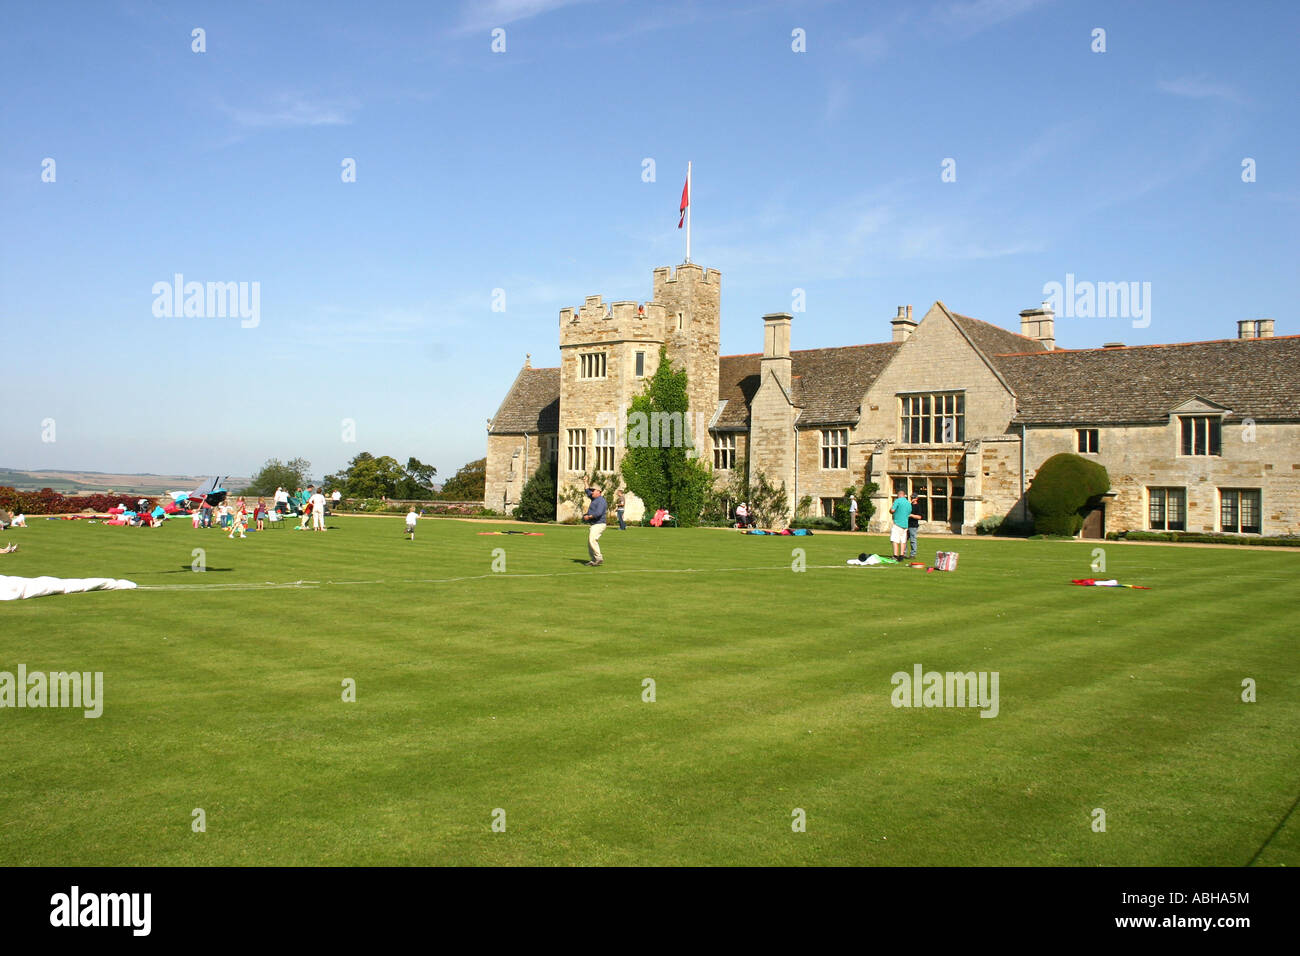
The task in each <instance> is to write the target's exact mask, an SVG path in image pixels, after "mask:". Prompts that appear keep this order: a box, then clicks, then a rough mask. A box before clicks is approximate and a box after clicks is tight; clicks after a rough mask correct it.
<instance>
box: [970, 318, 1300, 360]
mask: <svg viewBox="0 0 1300 956" xmlns="http://www.w3.org/2000/svg"><path fill="white" fill-rule="evenodd" d="M977 321H978V320H977ZM1288 339H1300V334H1297V335H1270V336H1267V337H1265V338H1250V339H1205V340H1203V341H1201V342H1148V343H1147V344H1145V345H1123V346H1113V345H1112V346H1110V347H1107V346H1105V345H1093V346H1089V347H1087V348H1082V349H1046V350H1044V351H1042V352H999V353H997V356H996V357H997V358H1013V357H1016V356H1020V355H1077V354H1079V353H1080V352H1131V351H1133V350H1135V349H1181V348H1186V347H1187V346H1189V345H1219V344H1221V343H1225V342H1284V341H1287V340H1288Z"/></svg>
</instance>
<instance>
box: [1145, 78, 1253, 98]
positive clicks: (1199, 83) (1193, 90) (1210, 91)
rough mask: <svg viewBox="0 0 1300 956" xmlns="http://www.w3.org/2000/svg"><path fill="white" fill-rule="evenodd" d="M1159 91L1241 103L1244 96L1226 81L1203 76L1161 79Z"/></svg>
mask: <svg viewBox="0 0 1300 956" xmlns="http://www.w3.org/2000/svg"><path fill="white" fill-rule="evenodd" d="M1157 85H1158V86H1159V87H1160V89H1161V91H1163V92H1165V93H1171V94H1173V95H1174V96H1186V97H1189V98H1190V99H1194V100H1223V101H1224V102H1227V103H1243V102H1245V98H1244V97H1243V96H1242V95H1241V94H1240V93H1238V92H1237V91H1236V89H1234V88H1233V87H1232V86H1229V85H1228V84H1227V83H1219V82H1216V81H1214V80H1211V79H1209V78H1207V77H1205V76H1183V77H1179V78H1178V79H1174V80H1161V81H1160V82H1159V83H1158V84H1157Z"/></svg>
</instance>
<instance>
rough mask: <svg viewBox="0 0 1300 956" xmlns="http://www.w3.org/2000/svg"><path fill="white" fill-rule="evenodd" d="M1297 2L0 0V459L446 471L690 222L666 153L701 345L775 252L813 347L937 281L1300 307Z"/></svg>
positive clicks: (733, 336)
mask: <svg viewBox="0 0 1300 956" xmlns="http://www.w3.org/2000/svg"><path fill="white" fill-rule="evenodd" d="M196 28H201V29H202V30H203V31H204V41H205V45H206V51H205V52H202V53H197V52H194V51H193V49H192V46H193V44H194V39H193V36H192V31H193V30H194V29H196ZM497 28H500V29H502V30H504V31H505V34H504V39H505V51H504V52H494V51H493V50H492V42H493V37H492V31H493V30H494V29H497ZM1098 28H1100V29H1103V30H1105V47H1106V49H1105V52H1094V51H1093V49H1092V47H1093V46H1094V45H1095V40H1094V36H1093V31H1094V30H1095V29H1098ZM796 30H801V31H803V36H804V38H805V39H804V45H805V50H804V51H803V52H796V51H795V50H794V49H793V48H792V47H793V45H795V39H794V38H793V32H794V31H796ZM1297 35H1300V5H1296V4H1293V3H1249V4H1230V3H1197V2H1181V0H1180V2H1171V3H1157V2H1150V3H1140V4H1133V3H1127V2H1125V3H1071V2H1064V0H1061V2H1050V0H1042V2H1037V0H938V2H916V3H887V4H874V3H855V2H843V3H829V2H828V3H806V4H783V3H735V4H728V3H713V2H710V3H683V2H674V0H667V2H664V3H655V4H647V3H641V2H617V0H611V2H595V0H592V2H565V0H492V2H485V3H452V2H447V3H443V2H435V3H400V2H392V3H382V2H381V3H375V4H371V5H358V4H352V3H346V4H343V3H340V4H334V3H326V2H314V3H284V2H276V3H270V2H265V3H263V2H222V3H187V4H178V3H163V2H157V3H153V2H143V0H131V2H104V3H80V4H77V3H65V4H59V5H56V6H55V7H50V6H40V5H30V4H28V5H16V4H8V5H6V6H5V7H4V8H3V11H2V12H0V62H2V63H3V64H4V66H3V67H2V68H0V69H2V70H3V75H4V77H5V85H6V95H5V97H4V105H3V108H2V110H3V111H2V112H0V217H2V219H3V223H4V229H3V232H2V233H0V328H3V330H4V339H5V342H4V349H3V354H4V355H5V357H6V359H7V361H6V362H5V363H4V370H3V375H2V376H0V465H3V466H8V467H17V468H80V469H91V470H99V471H126V472H143V471H152V472H183V473H215V472H222V473H235V474H245V475H247V474H251V473H252V472H253V471H254V470H255V469H256V468H257V467H258V466H259V465H260V464H261V463H262V462H263V461H264V460H265V459H267V458H269V457H272V456H275V457H280V458H290V457H294V456H299V455H301V456H303V457H306V458H308V459H309V460H311V462H312V463H313V466H314V471H315V474H316V475H317V476H320V475H323V474H324V473H326V472H329V471H333V470H336V469H338V468H339V467H341V466H342V465H343V464H345V462H346V461H347V460H348V459H349V458H351V457H352V456H353V455H355V454H356V453H357V452H358V451H361V450H368V451H370V452H372V453H374V454H391V455H394V456H395V457H399V458H401V459H402V460H405V459H406V457H407V456H410V455H414V456H416V457H418V458H420V459H421V460H423V461H426V462H430V463H433V464H435V465H436V466H437V467H438V470H439V474H440V475H442V476H444V477H446V476H449V475H450V474H452V473H453V472H454V471H455V470H456V468H458V467H459V466H460V465H461V464H463V463H464V462H466V461H468V460H470V459H472V458H476V457H480V456H481V455H482V454H483V453H484V445H485V437H484V426H485V421H486V419H487V418H488V417H489V416H491V415H492V414H493V413H494V412H495V411H496V408H497V405H498V404H499V403H500V401H501V399H502V397H503V396H504V394H505V391H506V389H507V388H508V387H509V385H510V382H511V381H512V379H513V377H514V375H515V373H516V371H517V370H518V368H519V366H520V365H521V364H522V361H523V358H524V354H525V353H527V352H531V353H532V356H533V364H534V365H554V364H556V363H557V362H558V348H557V344H556V330H557V323H558V311H559V310H560V309H561V308H563V307H565V306H572V305H577V304H580V303H581V301H582V298H583V297H584V296H585V295H590V294H596V293H600V294H603V295H604V296H605V297H606V298H607V300H608V299H636V300H639V301H643V300H645V299H647V298H648V297H649V295H650V282H651V276H650V274H651V270H652V269H653V268H654V267H656V266H659V265H669V264H676V263H678V262H680V261H681V260H682V258H683V254H684V247H683V237H682V233H681V232H680V231H679V230H678V229H677V228H676V225H677V202H678V198H679V196H680V192H681V187H682V180H683V178H684V174H685V168H686V163H687V160H688V159H689V160H692V161H693V162H694V169H695V177H694V205H693V210H694V232H693V249H692V258H693V259H694V261H696V262H698V263H700V264H702V265H705V266H708V267H711V268H717V269H719V270H721V272H722V276H723V295H722V303H723V304H722V309H723V314H722V326H723V329H722V345H723V350H724V351H725V352H728V353H735V352H754V351H758V350H760V349H761V346H762V335H761V321H760V316H761V315H762V314H763V313H765V312H774V311H790V310H791V309H792V303H793V296H794V293H793V290H795V289H802V290H804V301H805V303H806V311H805V312H798V313H796V315H795V320H794V326H793V342H794V347H795V348H812V347H818V346H831V345H848V344H856V343H862V342H873V341H883V340H887V339H888V337H889V334H890V332H889V321H888V320H889V318H890V317H891V316H892V315H893V314H894V312H895V309H896V307H897V306H898V305H901V304H906V303H910V304H912V305H914V307H915V308H916V310H917V311H918V312H924V310H925V309H926V308H927V307H928V306H929V304H930V303H932V302H933V301H934V300H936V299H940V300H943V301H944V302H945V303H946V304H947V305H948V306H949V307H950V308H952V309H954V310H956V311H960V312H963V313H965V314H968V315H974V316H976V317H979V318H982V319H985V320H987V321H990V322H995V323H997V324H1000V325H1003V326H1005V327H1008V328H1012V329H1018V321H1019V320H1018V317H1017V313H1018V312H1019V311H1020V310H1021V309H1024V308H1028V307H1031V306H1035V305H1037V304H1038V303H1039V302H1040V301H1041V300H1042V299H1043V297H1044V293H1043V290H1044V287H1045V285H1046V284H1047V283H1050V282H1053V281H1056V282H1061V283H1064V282H1065V281H1066V276H1067V274H1072V275H1074V276H1075V277H1076V280H1078V281H1094V282H1139V283H1148V282H1149V283H1150V287H1149V288H1150V289H1151V296H1150V316H1149V318H1150V322H1149V325H1146V326H1145V327H1135V326H1134V321H1133V320H1132V319H1130V318H1129V317H1126V316H1121V317H1110V318H1081V317H1075V318H1064V317H1061V318H1058V321H1057V338H1058V344H1059V345H1061V346H1064V347H1070V348H1078V347H1090V346H1097V345H1100V344H1102V343H1103V342H1108V341H1123V342H1126V343H1128V344H1130V345H1132V344H1143V343H1149V342H1169V341H1195V340H1202V339H1213V338H1225V337H1229V336H1231V335H1233V334H1234V333H1235V323H1236V320H1238V319H1247V318H1274V319H1276V321H1277V332H1278V334H1280V335H1281V334H1295V333H1297V332H1300V321H1298V320H1297V319H1298V317H1297V312H1296V306H1295V302H1296V295H1295V280H1296V273H1297V269H1296V262H1297V252H1298V249H1297V241H1296V238H1295V237H1296V217H1297V213H1300V185H1298V183H1297V172H1298V170H1297V166H1298V165H1300V160H1298V159H1297V157H1300V142H1298V139H1300V133H1298V132H1297V130H1298V129H1300V124H1298V123H1297V107H1296V102H1297V98H1296V90H1297V87H1298V85H1300V84H1297V67H1296V65H1295V57H1294V49H1293V47H1294V41H1295V37H1296V36H1297ZM47 158H48V159H53V160H54V181H53V182H45V181H43V179H42V177H43V172H44V171H45V170H46V169H47V164H45V162H44V161H45V160H46V159H47ZM349 158H350V159H353V160H355V163H356V181H355V182H343V181H342V175H341V172H342V165H343V162H344V160H345V159H349ZM1247 158H1250V159H1252V160H1254V164H1255V177H1256V178H1255V181H1254V182H1243V179H1242V173H1243V168H1242V162H1243V160H1244V159H1247ZM646 159H653V160H654V162H655V179H654V181H653V182H646V181H644V180H643V168H644V163H643V161H644V160H646ZM945 159H952V160H953V161H954V164H955V165H954V167H953V168H955V173H956V177H955V180H954V181H951V182H944V181H942V176H941V174H942V172H943V163H944V160H945ZM177 273H180V274H182V275H183V276H184V277H185V280H186V281H199V282H248V283H253V282H256V283H258V288H259V290H260V309H259V313H258V317H257V324H256V326H255V327H249V328H244V327H241V326H242V323H241V321H240V320H239V319H238V318H230V317H215V316H208V317H188V318H187V317H183V316H182V317H176V316H173V317H166V316H163V317H160V316H157V315H155V314H154V312H155V309H154V303H155V295H154V292H153V287H154V284H155V283H157V282H160V281H161V282H167V283H170V282H171V281H172V277H173V276H174V275H175V274H177ZM495 289H501V290H504V293H505V311H504V312H500V311H493V308H492V306H493V301H494V300H493V290H495ZM50 419H52V420H53V423H54V425H53V434H52V435H51V434H50V429H49V427H48V426H47V425H46V424H44V423H46V422H47V420H50ZM345 419H348V420H351V421H352V422H354V423H355V424H354V431H355V438H356V441H355V442H348V441H345V440H344V438H345V437H346V436H345V432H344V420H345ZM43 436H44V437H46V438H49V437H53V438H54V440H53V441H43V440H42V438H43Z"/></svg>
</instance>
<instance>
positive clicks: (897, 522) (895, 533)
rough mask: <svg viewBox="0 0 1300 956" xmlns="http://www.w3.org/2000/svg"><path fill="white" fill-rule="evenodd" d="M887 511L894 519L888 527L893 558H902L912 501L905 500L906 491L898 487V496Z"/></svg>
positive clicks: (898, 559)
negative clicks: (892, 547)
mask: <svg viewBox="0 0 1300 956" xmlns="http://www.w3.org/2000/svg"><path fill="white" fill-rule="evenodd" d="M889 513H890V514H892V515H893V516H894V521H893V523H892V524H891V525H890V527H889V543H890V544H892V545H893V546H894V560H895V561H902V560H903V548H904V546H905V545H906V544H907V519H908V518H910V517H911V516H912V503H911V502H910V501H908V500H907V492H906V491H904V490H903V489H902V488H899V489H898V497H897V498H895V499H894V503H893V504H892V505H890V506H889Z"/></svg>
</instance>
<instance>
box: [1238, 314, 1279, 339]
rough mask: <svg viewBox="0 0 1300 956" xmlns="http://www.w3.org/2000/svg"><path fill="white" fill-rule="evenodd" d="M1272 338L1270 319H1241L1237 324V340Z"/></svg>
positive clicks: (1271, 321)
mask: <svg viewBox="0 0 1300 956" xmlns="http://www.w3.org/2000/svg"><path fill="white" fill-rule="evenodd" d="M1272 337H1273V320H1272V319H1241V320H1239V321H1238V322H1237V338H1239V339H1271V338H1272Z"/></svg>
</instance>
